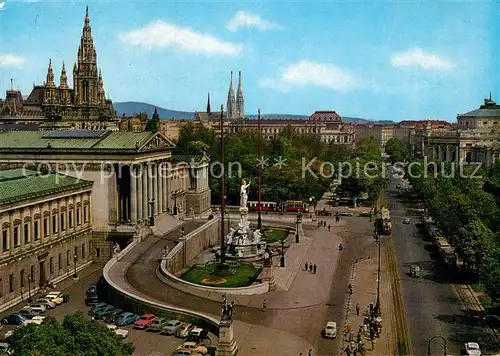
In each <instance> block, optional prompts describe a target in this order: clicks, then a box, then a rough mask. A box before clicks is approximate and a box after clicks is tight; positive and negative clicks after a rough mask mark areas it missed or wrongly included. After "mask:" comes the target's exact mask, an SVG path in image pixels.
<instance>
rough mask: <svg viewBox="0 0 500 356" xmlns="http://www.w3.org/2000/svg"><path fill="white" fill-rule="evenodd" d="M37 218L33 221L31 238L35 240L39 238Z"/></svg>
mask: <svg viewBox="0 0 500 356" xmlns="http://www.w3.org/2000/svg"><path fill="white" fill-rule="evenodd" d="M38 225H39V224H38V220H35V222H34V223H33V235H34V236H33V239H34V240H35V241H38V240H39V239H40V234H39V231H38Z"/></svg>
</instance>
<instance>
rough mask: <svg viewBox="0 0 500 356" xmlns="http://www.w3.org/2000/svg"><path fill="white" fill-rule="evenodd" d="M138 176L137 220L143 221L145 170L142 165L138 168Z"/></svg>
mask: <svg viewBox="0 0 500 356" xmlns="http://www.w3.org/2000/svg"><path fill="white" fill-rule="evenodd" d="M135 174H136V175H137V178H136V180H137V182H136V185H137V187H136V188H137V220H141V219H142V218H143V216H142V189H143V188H142V175H143V169H142V165H140V166H138V167H137V170H136V173H135Z"/></svg>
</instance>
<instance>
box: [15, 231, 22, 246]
mask: <svg viewBox="0 0 500 356" xmlns="http://www.w3.org/2000/svg"><path fill="white" fill-rule="evenodd" d="M20 243H21V242H20V241H19V226H14V247H19V244H20Z"/></svg>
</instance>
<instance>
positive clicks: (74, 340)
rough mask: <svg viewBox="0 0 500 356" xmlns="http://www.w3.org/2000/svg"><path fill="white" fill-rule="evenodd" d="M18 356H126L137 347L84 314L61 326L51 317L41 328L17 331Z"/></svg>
mask: <svg viewBox="0 0 500 356" xmlns="http://www.w3.org/2000/svg"><path fill="white" fill-rule="evenodd" d="M9 343H10V347H11V348H12V351H13V354H14V355H27V356H35V355H37V356H67V355H73V356H87V355H88V356H94V355H95V356H99V355H109V356H122V355H123V356H125V355H132V353H133V352H134V350H135V347H134V346H133V345H132V344H130V343H122V341H121V339H120V338H119V337H118V336H117V335H115V334H114V333H113V332H112V331H111V330H109V329H108V328H107V327H106V326H105V325H102V324H99V323H97V322H95V321H92V320H90V319H88V318H87V317H85V316H84V315H83V314H82V312H80V311H79V312H77V313H75V314H72V315H66V316H65V317H64V321H63V323H62V325H61V324H59V323H58V322H57V320H56V319H55V318H53V317H47V318H45V319H44V320H43V322H42V323H41V324H40V325H35V324H29V325H26V326H24V327H22V328H18V329H16V330H15V331H14V334H13V335H12V336H11V337H10V338H9Z"/></svg>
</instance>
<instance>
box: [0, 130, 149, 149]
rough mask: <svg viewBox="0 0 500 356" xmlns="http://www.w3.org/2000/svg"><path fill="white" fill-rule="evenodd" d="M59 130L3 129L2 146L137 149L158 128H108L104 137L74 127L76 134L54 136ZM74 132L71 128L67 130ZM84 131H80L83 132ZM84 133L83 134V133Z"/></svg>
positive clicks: (16, 147)
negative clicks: (131, 129) (137, 129)
mask: <svg viewBox="0 0 500 356" xmlns="http://www.w3.org/2000/svg"><path fill="white" fill-rule="evenodd" d="M54 132H57V131H5V132H0V150H16V149H17V150H41V149H53V150H54V149H55V150H58V149H59V150H61V149H62V150H92V151H93V150H95V151H100V150H133V151H138V150H139V148H140V147H142V146H143V145H144V144H145V143H147V142H148V141H149V140H151V139H152V138H153V137H154V136H155V134H156V133H154V132H149V131H145V132H117V131H107V132H105V133H104V134H103V135H101V136H100V137H95V136H94V137H93V136H87V135H85V134H86V133H88V131H72V132H74V136H72V137H54V136H53V133H54ZM66 132H70V131H66ZM79 134H80V135H79ZM79 136H81V137H79Z"/></svg>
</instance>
